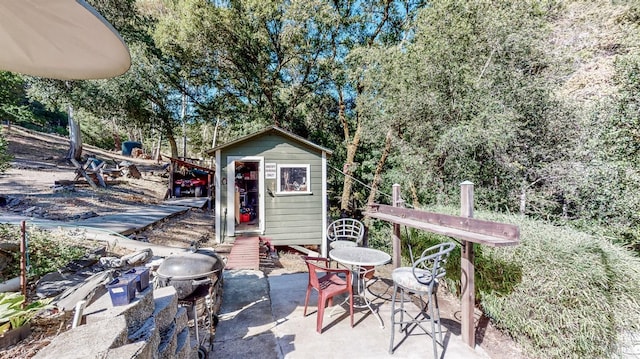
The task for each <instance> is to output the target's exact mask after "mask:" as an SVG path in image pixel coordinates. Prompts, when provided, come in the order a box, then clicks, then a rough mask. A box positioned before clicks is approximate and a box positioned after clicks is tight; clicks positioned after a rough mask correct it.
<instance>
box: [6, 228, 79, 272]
mask: <svg viewBox="0 0 640 359" xmlns="http://www.w3.org/2000/svg"><path fill="white" fill-rule="evenodd" d="M0 241H2V242H13V243H19V242H20V228H19V227H18V226H13V225H7V224H0ZM27 243H28V244H27V246H28V260H29V263H28V265H29V266H30V267H29V273H28V276H29V277H32V278H38V277H40V276H42V275H44V274H47V273H50V272H54V271H56V270H58V269H60V268H62V267H64V266H66V265H67V264H69V262H71V261H72V260H74V259H78V258H81V257H82V256H83V255H84V254H85V253H86V252H87V246H88V243H87V242H86V241H82V242H80V241H79V240H72V239H71V238H69V237H68V236H66V235H63V234H61V233H54V232H52V231H46V230H42V229H39V228H36V227H27ZM14 256H15V258H14V261H13V263H12V265H11V266H9V267H8V268H7V269H6V270H5V271H3V273H2V277H4V279H9V278H13V277H16V276H18V275H19V274H20V267H19V264H20V253H15V255H14ZM0 279H2V278H0Z"/></svg>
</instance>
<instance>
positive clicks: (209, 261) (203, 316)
mask: <svg viewBox="0 0 640 359" xmlns="http://www.w3.org/2000/svg"><path fill="white" fill-rule="evenodd" d="M224 266H225V263H224V261H223V259H222V257H220V256H219V255H218V254H217V253H216V252H215V251H214V250H209V249H198V250H197V251H195V252H186V253H181V254H177V255H173V256H170V257H167V258H166V259H165V260H164V261H163V262H162V264H160V266H159V267H158V269H157V270H156V272H155V276H156V286H158V287H166V286H173V287H174V288H175V289H176V293H177V295H178V304H179V305H181V306H184V307H185V308H186V309H187V314H188V317H189V320H193V327H194V330H195V335H196V341H197V342H198V345H199V346H200V348H199V350H198V356H199V357H200V358H204V357H205V356H206V352H207V350H206V349H204V348H203V346H202V345H201V344H202V343H201V340H200V333H199V330H198V325H199V324H198V323H199V322H202V324H203V325H204V326H205V327H207V328H208V329H209V334H210V335H209V341H210V344H213V343H212V341H211V340H212V339H211V333H212V330H213V327H215V325H216V324H217V322H218V318H217V316H216V314H215V310H216V308H218V307H219V304H220V298H222V270H223V269H224ZM203 339H204V338H203Z"/></svg>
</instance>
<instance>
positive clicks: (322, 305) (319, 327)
mask: <svg viewBox="0 0 640 359" xmlns="http://www.w3.org/2000/svg"><path fill="white" fill-rule="evenodd" d="M326 305H327V299H326V298H324V297H321V296H318V318H317V319H316V331H317V332H318V333H320V334H322V318H323V317H324V308H325V306H326Z"/></svg>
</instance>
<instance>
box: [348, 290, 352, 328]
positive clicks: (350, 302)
mask: <svg viewBox="0 0 640 359" xmlns="http://www.w3.org/2000/svg"><path fill="white" fill-rule="evenodd" d="M349 316H350V317H351V328H353V293H349Z"/></svg>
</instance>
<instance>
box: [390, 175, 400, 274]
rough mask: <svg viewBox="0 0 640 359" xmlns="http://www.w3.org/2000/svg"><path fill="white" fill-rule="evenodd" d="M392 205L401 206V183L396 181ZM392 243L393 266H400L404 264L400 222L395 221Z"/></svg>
mask: <svg viewBox="0 0 640 359" xmlns="http://www.w3.org/2000/svg"><path fill="white" fill-rule="evenodd" d="M392 198H393V199H392V201H393V203H392V206H393V207H399V206H400V202H401V200H400V185H399V184H397V183H395V184H394V185H393V192H392ZM391 243H392V244H393V257H392V260H393V268H398V267H400V266H401V265H402V257H401V255H400V253H401V247H402V246H401V245H400V225H399V224H398V223H393V233H392V234H391Z"/></svg>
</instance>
